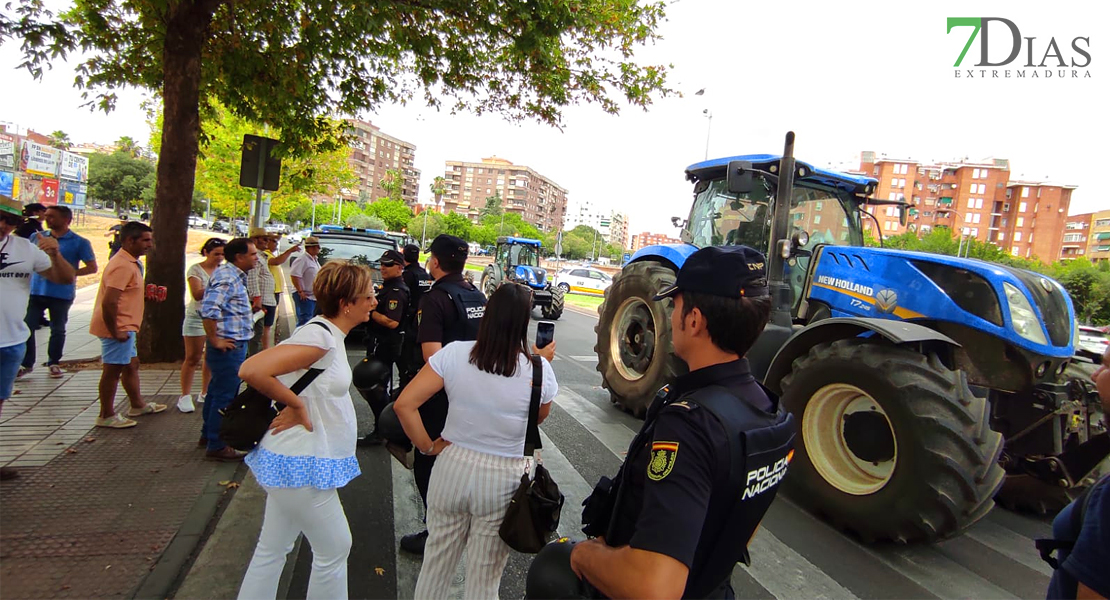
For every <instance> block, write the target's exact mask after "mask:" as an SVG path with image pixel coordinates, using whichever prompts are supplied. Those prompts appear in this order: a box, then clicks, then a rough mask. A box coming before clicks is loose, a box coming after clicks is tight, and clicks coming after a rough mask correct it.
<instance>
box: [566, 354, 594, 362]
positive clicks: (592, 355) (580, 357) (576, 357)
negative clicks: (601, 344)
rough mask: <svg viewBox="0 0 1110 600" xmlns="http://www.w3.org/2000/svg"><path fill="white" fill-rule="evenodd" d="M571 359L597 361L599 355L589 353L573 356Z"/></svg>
mask: <svg viewBox="0 0 1110 600" xmlns="http://www.w3.org/2000/svg"><path fill="white" fill-rule="evenodd" d="M570 359H571V360H576V361H578V362H597V355H596V354H587V355H584V356H571V357H570Z"/></svg>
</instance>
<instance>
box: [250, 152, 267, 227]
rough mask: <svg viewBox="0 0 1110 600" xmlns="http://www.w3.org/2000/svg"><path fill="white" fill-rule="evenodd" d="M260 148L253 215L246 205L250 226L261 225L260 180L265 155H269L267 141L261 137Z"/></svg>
mask: <svg viewBox="0 0 1110 600" xmlns="http://www.w3.org/2000/svg"><path fill="white" fill-rule="evenodd" d="M261 146H262V147H261V148H260V149H259V152H260V155H259V158H258V180H257V182H256V183H257V185H255V187H254V191H255V195H254V215H250V212H251V211H250V210H249V208H250V207H248V210H247V214H248V218H249V222H250V226H251V227H262V182H263V181H264V177H265V176H266V157H267V156H269V154H268V152H269V149H268V147H267V146H268V141H267V140H266V138H262V142H261Z"/></svg>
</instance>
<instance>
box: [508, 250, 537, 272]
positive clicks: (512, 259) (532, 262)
mask: <svg viewBox="0 0 1110 600" xmlns="http://www.w3.org/2000/svg"><path fill="white" fill-rule="evenodd" d="M509 264H511V265H525V266H528V267H538V266H540V256H539V253H538V252H537V251H536V247H535V246H527V245H524V244H514V245H513V246H511V247H510V249H509Z"/></svg>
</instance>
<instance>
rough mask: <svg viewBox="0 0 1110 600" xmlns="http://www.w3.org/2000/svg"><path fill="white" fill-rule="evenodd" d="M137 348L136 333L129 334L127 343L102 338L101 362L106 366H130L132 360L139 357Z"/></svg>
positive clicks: (129, 332) (130, 332)
mask: <svg viewBox="0 0 1110 600" xmlns="http://www.w3.org/2000/svg"><path fill="white" fill-rule="evenodd" d="M138 355H139V353H138V351H137V350H136V348H135V332H134V331H128V332H127V341H126V342H120V341H116V340H114V339H112V338H100V362H102V363H104V364H106V365H129V364H131V359H132V358H134V357H136V356H138Z"/></svg>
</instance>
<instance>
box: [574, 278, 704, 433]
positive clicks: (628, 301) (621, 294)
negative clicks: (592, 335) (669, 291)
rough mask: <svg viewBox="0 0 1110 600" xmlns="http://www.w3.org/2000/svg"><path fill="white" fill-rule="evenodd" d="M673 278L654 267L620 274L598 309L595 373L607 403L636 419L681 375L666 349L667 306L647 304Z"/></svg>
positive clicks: (676, 361) (668, 340)
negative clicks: (611, 403) (599, 379)
mask: <svg viewBox="0 0 1110 600" xmlns="http://www.w3.org/2000/svg"><path fill="white" fill-rule="evenodd" d="M674 280H675V272H674V271H673V270H671V269H669V268H667V267H665V266H663V265H661V264H659V263H655V262H638V263H632V264H630V265H628V266H627V267H625V268H624V270H622V271H621V272H620V273H618V274H617V275H616V276H615V277H614V278H613V284H612V285H611V286H609V289H608V290H606V291H605V300H604V301H603V302H602V303H601V306H600V307H599V308H598V314H599V315H600V318H599V319H598V322H597V326H596V327H594V331H595V332H596V333H597V345H596V346H594V352H596V353H597V359H598V361H597V370H598V371H600V372H601V377H602V385H604V386H605V387H606V388H607V389H608V390H609V398H610V399H611V400H612V401H613V402H614V403H616V404H617V405H619V406H620V407H621V408H623V409H625V410H627V411H628V412H630V413H632V414H633V415H635V416H637V417H642V416H644V414H645V413H646V412H647V408H648V406H650V405H651V402H652V400H653V399H654V398H655V393H656V392H657V391H659V388H661V387H663V386H664V385H666V384H667V383H669V382H671V381H673V380H674V378H675V376H676V375H678V374H679V373H683V372H685V371H686V365H685V363H683V362H682V360H681V359H679V358H677V357H676V356H675V355H674V348H673V347H672V345H671V311H672V304H671V303H670V302H656V301H654V300H652V297H654V296H655V294H657V293H659V291H660V290H661V289H663V288H664V287H665V286H667V285H670V284H672V283H674Z"/></svg>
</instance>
